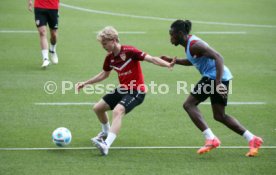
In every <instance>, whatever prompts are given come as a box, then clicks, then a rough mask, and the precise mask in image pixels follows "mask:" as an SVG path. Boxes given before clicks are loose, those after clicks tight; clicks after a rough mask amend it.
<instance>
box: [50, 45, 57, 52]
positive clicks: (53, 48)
mask: <svg viewBox="0 0 276 175" xmlns="http://www.w3.org/2000/svg"><path fill="white" fill-rule="evenodd" d="M56 47H57V44H55V45H52V44H50V51H52V52H56Z"/></svg>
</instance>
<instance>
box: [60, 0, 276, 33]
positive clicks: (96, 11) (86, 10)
mask: <svg viewBox="0 0 276 175" xmlns="http://www.w3.org/2000/svg"><path fill="white" fill-rule="evenodd" d="M60 6H62V7H66V8H70V9H74V10H79V11H84V12H89V13H95V14H103V15H111V16H122V17H130V18H137V19H150V20H159V21H174V20H176V19H174V18H160V17H152V16H139V15H130V14H124V13H113V12H108V11H100V10H93V9H87V8H82V7H77V6H73V5H67V4H64V3H60ZM193 23H198V24H208V25H224V26H240V27H261V28H276V26H275V25H259V24H238V23H226V22H205V21H195V20H193Z"/></svg>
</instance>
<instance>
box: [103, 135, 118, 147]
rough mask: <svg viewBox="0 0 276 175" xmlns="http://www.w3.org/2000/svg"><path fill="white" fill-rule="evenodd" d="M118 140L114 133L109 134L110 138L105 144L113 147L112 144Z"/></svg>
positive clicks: (108, 137)
mask: <svg viewBox="0 0 276 175" xmlns="http://www.w3.org/2000/svg"><path fill="white" fill-rule="evenodd" d="M115 139H116V134H114V133H113V132H109V133H108V136H107V138H106V140H105V143H106V145H107V146H108V147H110V146H111V144H112V143H113V142H114V140H115Z"/></svg>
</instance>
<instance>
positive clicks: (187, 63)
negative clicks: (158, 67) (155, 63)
mask: <svg viewBox="0 0 276 175" xmlns="http://www.w3.org/2000/svg"><path fill="white" fill-rule="evenodd" d="M160 58H161V59H162V60H165V61H167V62H171V61H172V60H173V59H175V64H179V65H183V66H192V65H193V64H192V63H191V62H190V61H189V60H188V59H182V58H181V59H180V58H176V57H175V58H170V57H168V56H161V57H160Z"/></svg>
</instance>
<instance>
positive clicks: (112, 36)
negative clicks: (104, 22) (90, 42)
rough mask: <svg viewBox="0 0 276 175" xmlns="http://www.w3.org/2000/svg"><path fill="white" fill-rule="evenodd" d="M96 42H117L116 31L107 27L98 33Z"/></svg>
mask: <svg viewBox="0 0 276 175" xmlns="http://www.w3.org/2000/svg"><path fill="white" fill-rule="evenodd" d="M97 40H98V41H100V42H101V41H103V40H116V41H117V42H119V36H118V31H117V30H116V29H115V28H114V27H112V26H107V27H105V28H104V29H102V30H101V31H99V32H98V35H97Z"/></svg>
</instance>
